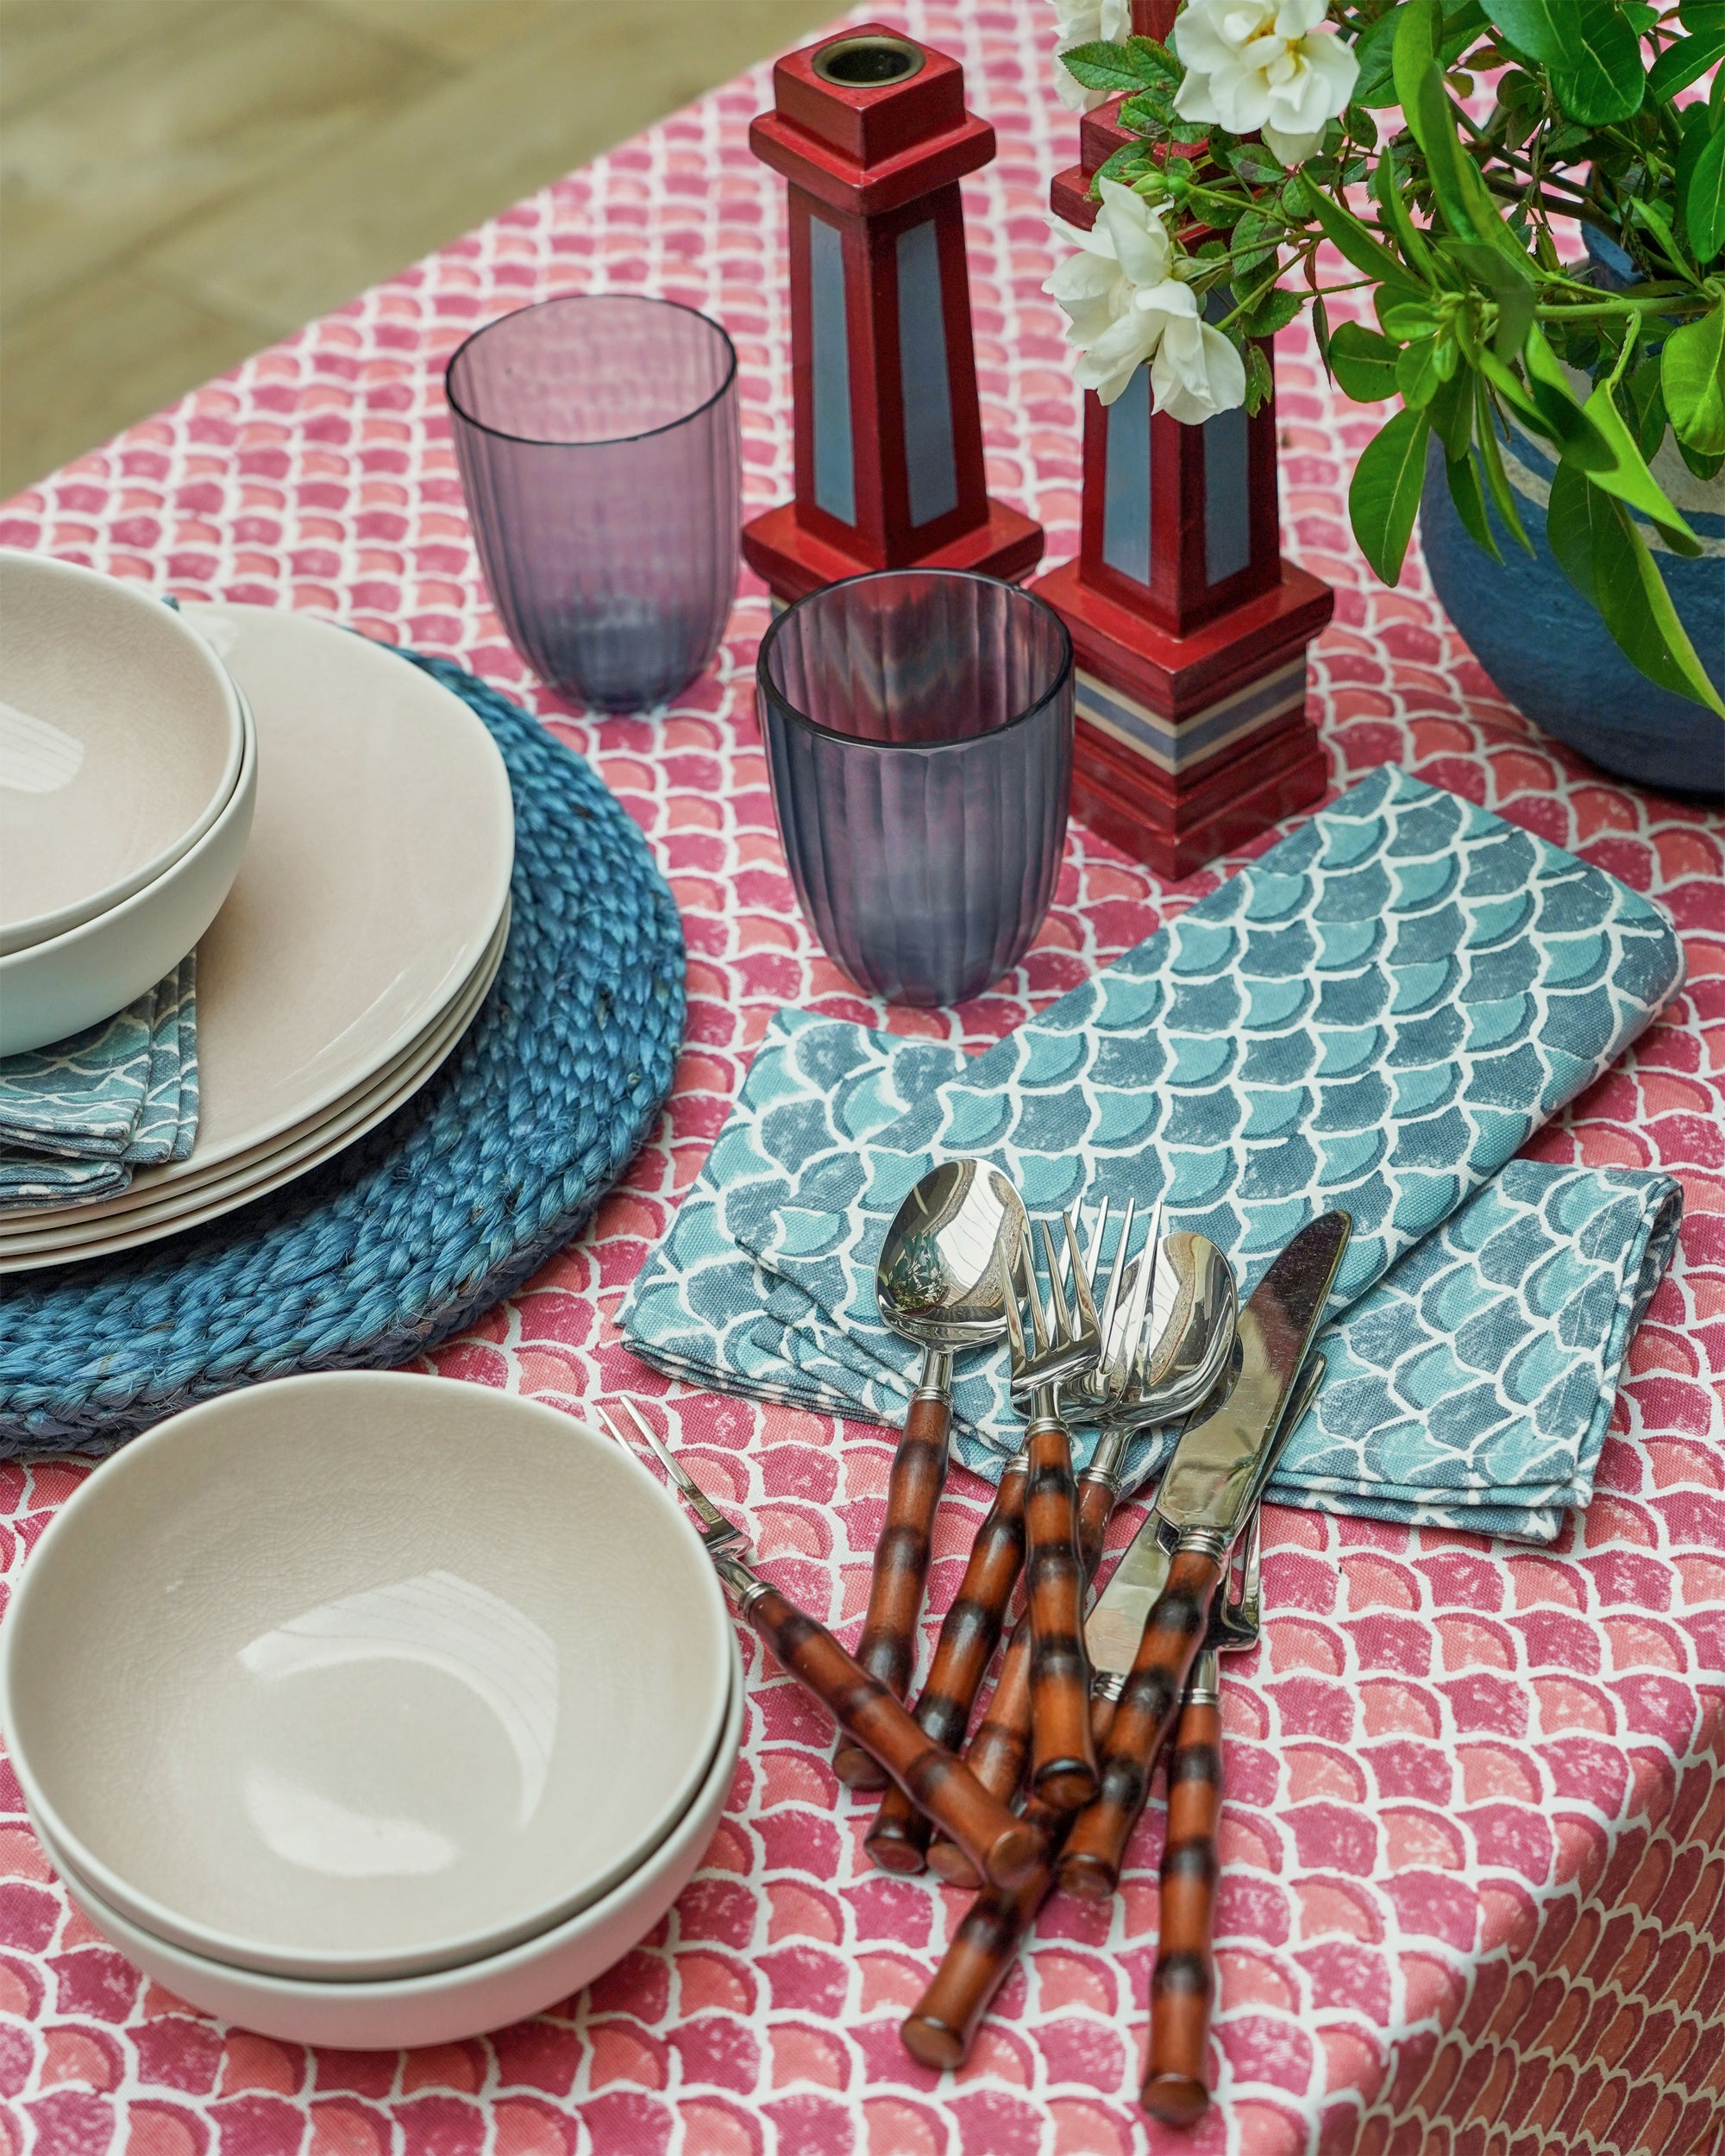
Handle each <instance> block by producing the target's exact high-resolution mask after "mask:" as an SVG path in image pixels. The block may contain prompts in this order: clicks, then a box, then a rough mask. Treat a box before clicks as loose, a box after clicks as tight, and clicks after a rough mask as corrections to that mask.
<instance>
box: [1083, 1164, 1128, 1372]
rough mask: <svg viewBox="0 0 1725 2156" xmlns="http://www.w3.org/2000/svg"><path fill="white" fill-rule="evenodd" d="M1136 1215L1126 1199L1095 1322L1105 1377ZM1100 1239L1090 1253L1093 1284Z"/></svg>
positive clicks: (1108, 1366)
mask: <svg viewBox="0 0 1725 2156" xmlns="http://www.w3.org/2000/svg"><path fill="white" fill-rule="evenodd" d="M1137 1213H1138V1206H1137V1202H1136V1200H1133V1199H1131V1198H1128V1199H1127V1200H1126V1219H1124V1220H1123V1221H1122V1222H1121V1223H1120V1241H1119V1243H1118V1244H1116V1245H1115V1248H1114V1262H1113V1265H1112V1266H1111V1267H1110V1268H1109V1270H1108V1285H1107V1293H1106V1294H1104V1295H1103V1297H1102V1309H1101V1316H1100V1317H1099V1318H1098V1319H1097V1320H1096V1329H1097V1331H1098V1332H1099V1333H1100V1334H1101V1341H1102V1357H1101V1369H1102V1372H1103V1375H1104V1376H1105V1377H1106V1376H1110V1375H1112V1366H1111V1365H1110V1363H1109V1361H1108V1343H1109V1341H1110V1340H1111V1339H1112V1338H1113V1326H1114V1313H1115V1311H1116V1310H1117V1309H1118V1308H1119V1307H1120V1282H1122V1281H1123V1280H1124V1279H1125V1278H1126V1245H1127V1244H1128V1243H1130V1242H1131V1241H1132V1221H1133V1219H1135V1218H1136V1216H1137ZM1103 1216H1104V1218H1105V1219H1106V1217H1107V1200H1104V1201H1103ZM1100 1254H1101V1238H1100V1237H1098V1238H1097V1248H1096V1250H1095V1251H1094V1252H1093V1253H1092V1261H1093V1262H1092V1264H1091V1268H1090V1277H1091V1280H1092V1281H1093V1282H1094V1281H1095V1278H1096V1275H1097V1267H1096V1263H1095V1259H1096V1257H1099V1256H1100Z"/></svg>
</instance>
